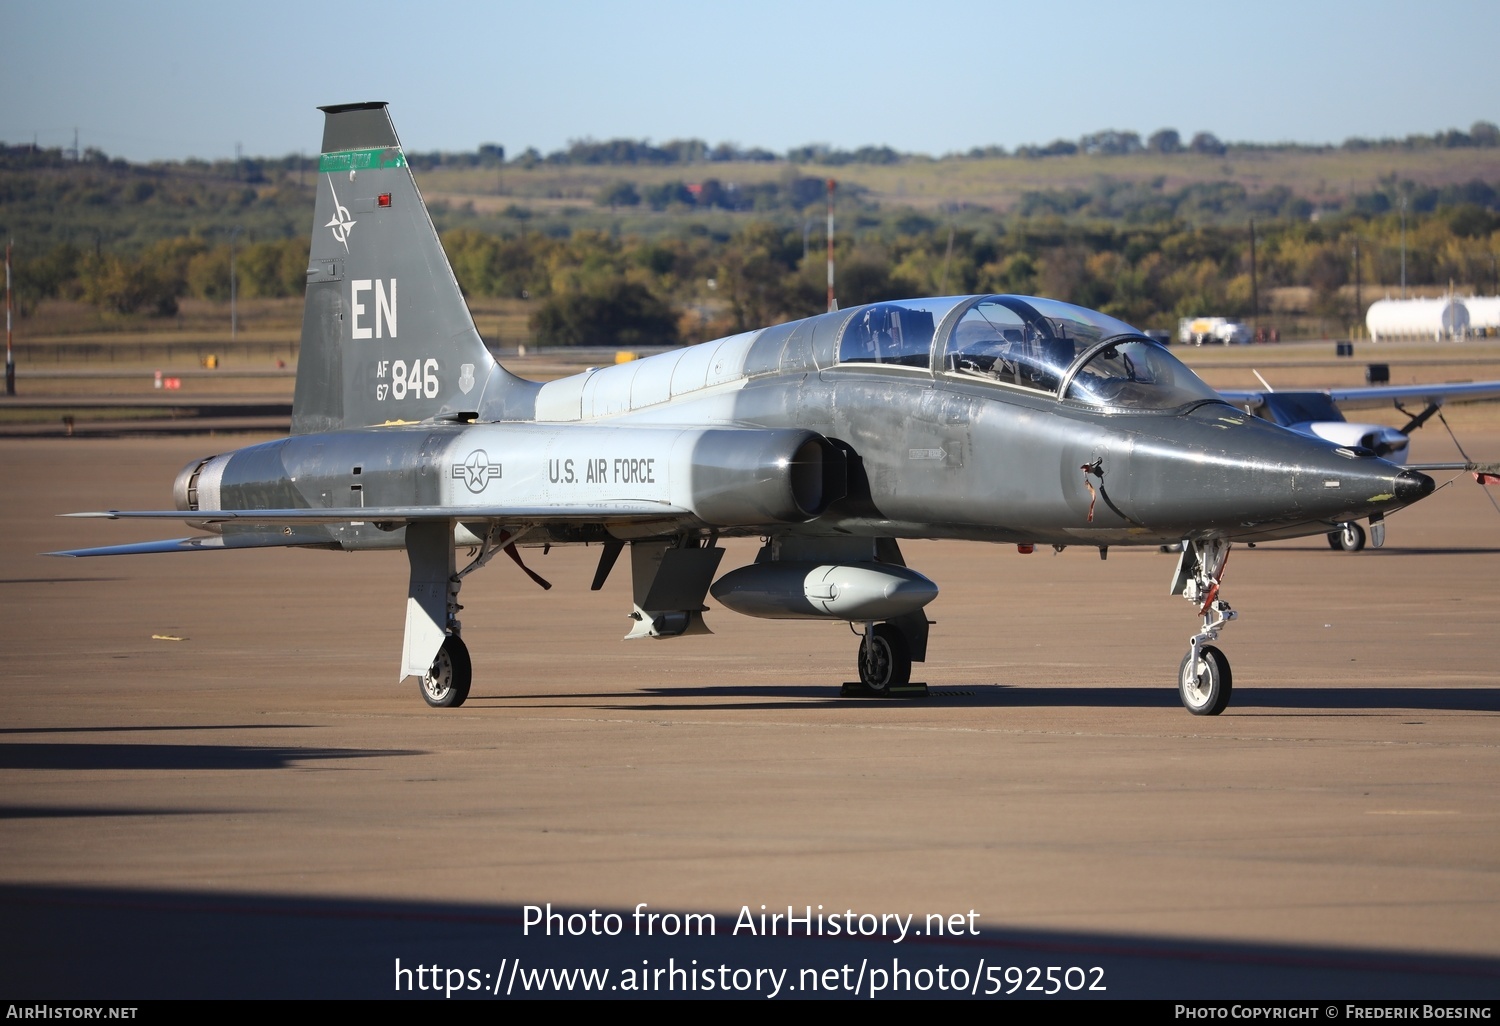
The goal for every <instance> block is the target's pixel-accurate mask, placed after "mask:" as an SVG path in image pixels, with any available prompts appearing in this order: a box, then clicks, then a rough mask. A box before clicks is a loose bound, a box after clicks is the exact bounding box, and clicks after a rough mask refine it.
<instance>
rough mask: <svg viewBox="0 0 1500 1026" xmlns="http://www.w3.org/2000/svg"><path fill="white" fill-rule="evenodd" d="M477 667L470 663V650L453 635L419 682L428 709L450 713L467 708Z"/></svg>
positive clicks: (444, 643)
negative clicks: (437, 709) (450, 711)
mask: <svg viewBox="0 0 1500 1026" xmlns="http://www.w3.org/2000/svg"><path fill="white" fill-rule="evenodd" d="M473 679H474V667H473V664H472V663H470V662H469V647H468V646H467V645H465V644H464V642H463V639H462V638H460V637H459V636H458V635H457V634H450V635H448V637H447V638H445V639H444V640H443V647H442V648H440V649H438V654H437V658H436V659H434V660H433V661H432V668H431V669H429V670H428V671H427V673H426V674H425V675H424V676H423V677H422V679H421V681H419V682H418V683H419V685H420V687H421V689H422V698H423V699H425V700H426V702H427V704H428V705H431V706H436V707H437V708H440V709H442V708H448V709H451V708H453V707H455V706H460V705H463V704H464V699H466V698H468V697H469V684H470V682H472V680H473Z"/></svg>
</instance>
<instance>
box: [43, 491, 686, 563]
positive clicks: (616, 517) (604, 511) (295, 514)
mask: <svg viewBox="0 0 1500 1026" xmlns="http://www.w3.org/2000/svg"><path fill="white" fill-rule="evenodd" d="M63 516H65V517H71V518H78V519H92V520H182V521H188V522H191V523H195V524H239V525H244V526H245V527H259V526H284V527H288V528H290V527H295V526H313V525H317V524H348V523H374V524H382V525H390V526H392V527H396V526H404V525H406V524H412V523H420V522H431V521H442V520H465V521H470V522H472V521H476V520H498V521H504V522H505V523H507V524H513V525H516V526H535V525H539V524H546V523H575V524H576V523H590V524H596V523H601V524H626V523H633V524H642V523H653V522H674V523H675V522H679V521H683V520H694V519H696V518H695V517H694V516H693V513H692V511H691V510H686V509H683V508H681V507H680V506H672V505H669V504H667V503H661V502H651V501H640V502H612V503H598V504H587V503H585V504H581V505H576V506H347V507H343V508H337V509H333V508H325V509H234V510H177V509H171V510H166V509H155V510H118V509H111V510H100V511H97V512H88V513H64V514H63ZM316 544H319V543H318V542H313V541H309V539H308V537H307V536H306V535H281V534H258V533H250V532H245V533H235V534H230V535H227V536H226V535H206V536H197V537H192V538H170V539H162V540H159V541H147V542H132V543H129V544H125V545H104V546H100V547H98V548H89V549H65V550H62V551H59V552H49V553H47V555H49V556H127V555H146V554H152V553H161V552H214V551H222V550H224V549H246V548H276V547H296V546H304V545H316Z"/></svg>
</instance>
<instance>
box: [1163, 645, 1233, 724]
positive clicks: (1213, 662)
mask: <svg viewBox="0 0 1500 1026" xmlns="http://www.w3.org/2000/svg"><path fill="white" fill-rule="evenodd" d="M1192 658H1193V653H1192V652H1189V653H1188V654H1187V655H1185V656H1183V657H1182V665H1181V666H1179V667H1178V668H1177V693H1178V694H1179V695H1180V696H1181V697H1182V704H1183V705H1184V706H1185V707H1186V708H1187V711H1188V712H1190V713H1192V714H1193V715H1194V716H1217V715H1219V713H1221V712H1223V711H1224V710H1225V709H1227V708H1228V707H1229V696H1230V694H1231V693H1232V692H1233V690H1234V676H1233V674H1231V673H1230V672H1229V660H1228V659H1226V658H1225V657H1224V653H1223V652H1220V651H1219V650H1218V649H1217V648H1214V647H1213V646H1212V645H1204V646H1203V647H1202V648H1200V649H1198V668H1197V672H1196V673H1189V672H1188V660H1190V659H1192Z"/></svg>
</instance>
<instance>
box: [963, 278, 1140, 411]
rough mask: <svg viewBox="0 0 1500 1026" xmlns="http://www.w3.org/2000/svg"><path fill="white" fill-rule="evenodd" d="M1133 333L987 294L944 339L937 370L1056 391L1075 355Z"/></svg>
mask: <svg viewBox="0 0 1500 1026" xmlns="http://www.w3.org/2000/svg"><path fill="white" fill-rule="evenodd" d="M1125 334H1137V332H1136V330H1135V329H1134V328H1132V327H1131V326H1130V325H1128V324H1126V323H1124V322H1123V321H1117V320H1115V319H1114V318H1113V317H1108V316H1105V315H1104V314H1101V313H1098V312H1096V311H1093V310H1085V309H1084V308H1082V307H1078V306H1071V305H1069V304H1067V303H1059V302H1056V301H1055V300H1050V299H1033V298H1030V297H1028V298H1026V299H1021V298H1020V297H1017V296H987V297H986V298H984V299H981V300H980V301H979V302H978V303H975V304H974V305H973V306H972V307H970V308H969V309H968V310H966V311H965V312H964V315H963V316H962V317H961V318H959V321H958V323H957V324H956V325H954V328H953V332H952V334H950V335H949V336H948V345H947V347H946V349H945V351H944V353H943V368H944V369H945V370H949V371H953V372H954V373H956V374H961V375H964V376H967V377H976V378H981V379H985V380H989V381H998V382H1000V383H1002V384H1006V385H1018V386H1020V387H1021V388H1031V389H1036V390H1037V391H1040V392H1056V391H1057V387H1058V385H1060V384H1061V383H1062V379H1063V375H1064V374H1065V373H1066V372H1067V369H1068V368H1069V367H1070V366H1071V365H1072V363H1073V361H1074V360H1075V359H1076V358H1077V357H1078V355H1079V354H1080V353H1083V352H1084V351H1085V350H1087V349H1088V348H1089V347H1090V346H1092V345H1094V344H1095V343H1096V342H1099V341H1100V340H1102V339H1105V338H1110V337H1113V336H1115V335H1125Z"/></svg>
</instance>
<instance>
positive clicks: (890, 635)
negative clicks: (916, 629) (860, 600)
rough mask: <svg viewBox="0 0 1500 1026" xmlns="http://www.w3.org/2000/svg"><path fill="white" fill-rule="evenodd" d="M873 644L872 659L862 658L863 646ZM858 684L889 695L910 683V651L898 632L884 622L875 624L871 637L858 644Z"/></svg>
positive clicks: (863, 656) (863, 653)
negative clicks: (895, 689)
mask: <svg viewBox="0 0 1500 1026" xmlns="http://www.w3.org/2000/svg"><path fill="white" fill-rule="evenodd" d="M871 641H873V642H874V644H875V658H874V659H873V660H870V659H868V658H866V656H867V652H866V646H868V645H869V644H870V643H871ZM859 682H860V683H861V684H863V685H864V686H865V687H867V688H869V689H870V690H871V691H872V692H873V693H875V694H877V695H888V694H890V691H891V688H899V687H902V686H903V685H905V684H909V683H910V682H911V649H910V647H909V646H908V645H907V644H906V638H905V637H903V636H902V634H901V632H900V631H898V630H897V629H896V628H895V627H893V626H891V625H890V624H888V623H878V624H876V625H875V630H874V631H872V632H871V637H870V638H867V639H866V640H864V641H861V642H860V643H859Z"/></svg>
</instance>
